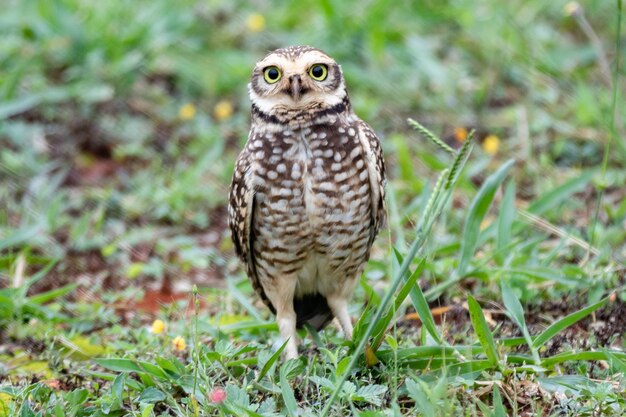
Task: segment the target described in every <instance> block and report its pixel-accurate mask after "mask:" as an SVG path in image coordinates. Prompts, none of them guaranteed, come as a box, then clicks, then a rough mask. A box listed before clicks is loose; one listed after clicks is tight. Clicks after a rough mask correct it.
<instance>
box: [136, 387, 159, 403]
mask: <svg viewBox="0 0 626 417" xmlns="http://www.w3.org/2000/svg"><path fill="white" fill-rule="evenodd" d="M164 400H165V394H164V393H163V391H161V390H159V389H156V388H154V387H148V388H146V389H145V390H143V391H141V395H139V402H140V403H158V402H159V401H164Z"/></svg>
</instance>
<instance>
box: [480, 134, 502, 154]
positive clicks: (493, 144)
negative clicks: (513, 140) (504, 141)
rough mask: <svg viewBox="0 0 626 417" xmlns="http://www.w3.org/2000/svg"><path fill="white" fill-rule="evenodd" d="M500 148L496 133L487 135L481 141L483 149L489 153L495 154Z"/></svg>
mask: <svg viewBox="0 0 626 417" xmlns="http://www.w3.org/2000/svg"><path fill="white" fill-rule="evenodd" d="M499 148H500V138H499V137H497V136H496V135H489V136H487V137H486V138H485V140H484V141H483V151H485V152H486V153H488V154H489V155H495V154H497V153H498V149H499Z"/></svg>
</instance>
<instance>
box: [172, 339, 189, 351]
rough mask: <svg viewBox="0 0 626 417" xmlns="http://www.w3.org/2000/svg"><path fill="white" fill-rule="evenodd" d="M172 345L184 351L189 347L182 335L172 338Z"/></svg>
mask: <svg viewBox="0 0 626 417" xmlns="http://www.w3.org/2000/svg"><path fill="white" fill-rule="evenodd" d="M172 347H173V348H174V349H175V350H177V351H179V352H180V351H183V350H185V348H186V347H187V342H185V339H183V338H182V337H181V336H176V337H175V338H174V340H172Z"/></svg>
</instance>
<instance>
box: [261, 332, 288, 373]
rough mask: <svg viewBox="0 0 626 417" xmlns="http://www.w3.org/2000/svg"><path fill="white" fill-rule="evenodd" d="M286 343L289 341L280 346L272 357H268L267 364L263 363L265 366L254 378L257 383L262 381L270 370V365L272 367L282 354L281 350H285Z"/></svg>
mask: <svg viewBox="0 0 626 417" xmlns="http://www.w3.org/2000/svg"><path fill="white" fill-rule="evenodd" d="M287 342H289V340H285V342H284V343H283V344H282V345H281V347H279V348H278V350H277V351H276V352H274V354H273V355H272V356H270V358H269V359H268V360H267V362H265V365H263V368H262V369H261V371H260V372H259V375H257V377H256V380H257V382H259V381H260V380H262V379H263V377H264V376H265V374H267V372H268V371H269V370H270V368H271V367H272V365H274V364H275V363H276V361H277V360H278V358H280V354H281V353H283V350H285V347H286V346H287Z"/></svg>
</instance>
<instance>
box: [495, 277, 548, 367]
mask: <svg viewBox="0 0 626 417" xmlns="http://www.w3.org/2000/svg"><path fill="white" fill-rule="evenodd" d="M500 288H501V291H502V301H503V303H504V307H505V308H506V311H507V312H508V314H509V316H510V317H511V319H512V320H513V321H514V322H515V324H516V325H517V327H519V328H520V330H521V331H522V334H523V335H524V339H525V340H526V343H527V344H528V346H529V347H530V349H531V351H532V354H533V359H534V361H535V364H536V365H539V364H540V363H541V359H540V358H539V353H538V352H537V349H536V348H534V347H533V340H532V338H531V337H530V332H529V331H528V326H526V320H525V319H524V309H523V308H522V304H521V303H520V302H519V299H518V298H517V296H516V295H515V293H514V292H513V290H512V289H511V287H510V286H509V285H508V284H507V283H506V281H505V280H500Z"/></svg>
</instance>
